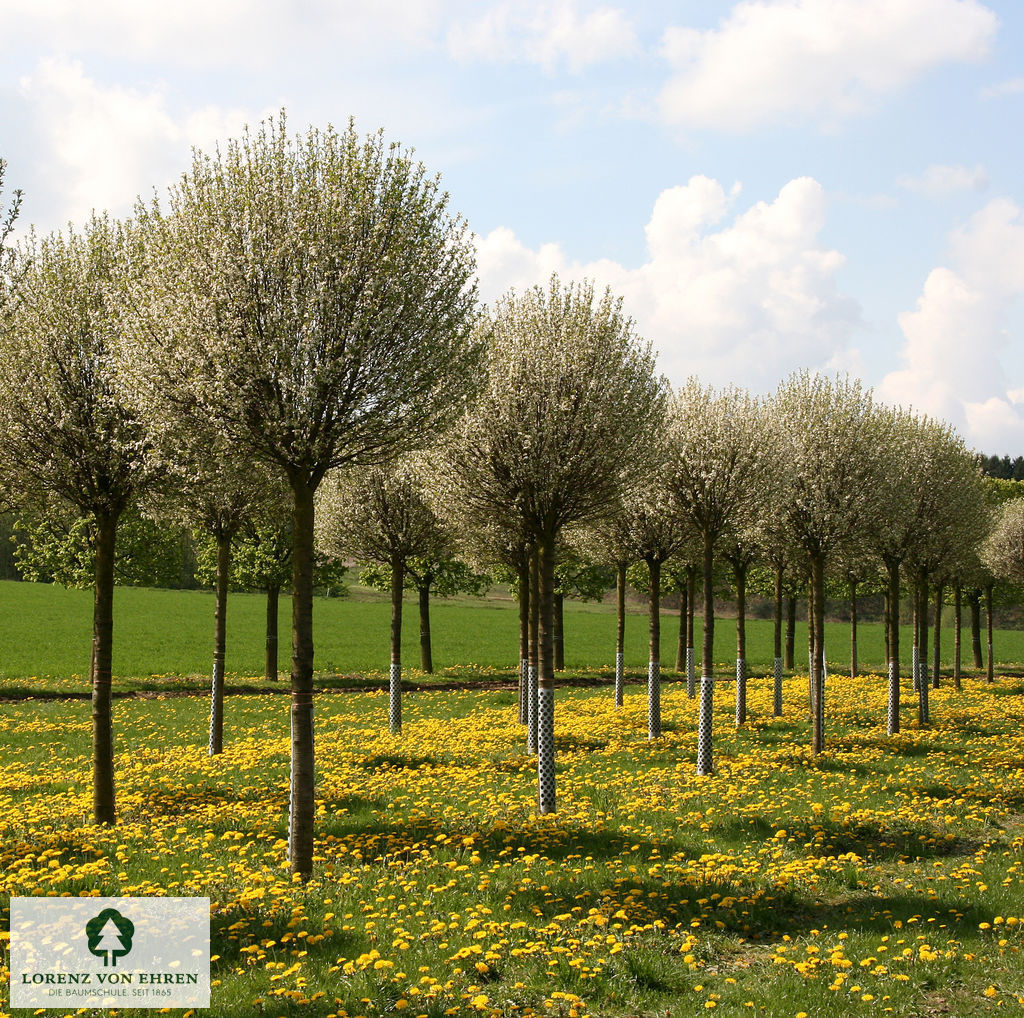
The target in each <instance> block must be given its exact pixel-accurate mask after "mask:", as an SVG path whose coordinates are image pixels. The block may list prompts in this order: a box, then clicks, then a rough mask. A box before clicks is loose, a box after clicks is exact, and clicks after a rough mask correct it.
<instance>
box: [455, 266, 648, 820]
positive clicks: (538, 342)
mask: <svg viewBox="0 0 1024 1018" xmlns="http://www.w3.org/2000/svg"><path fill="white" fill-rule="evenodd" d="M663 410H664V388H663V383H662V382H661V381H660V380H659V379H658V378H657V377H656V376H655V374H654V359H653V356H652V354H651V352H650V348H649V346H646V345H644V344H641V343H640V342H639V341H638V339H637V338H636V336H635V334H634V332H633V328H632V324H631V323H630V321H629V320H628V319H627V318H625V317H624V316H623V314H622V311H621V302H620V301H618V300H616V299H614V298H613V297H612V296H611V294H610V293H605V294H604V295H603V296H602V297H597V296H596V295H595V294H594V291H593V288H592V287H591V286H590V285H589V284H585V283H584V284H572V283H570V284H569V285H566V286H563V285H562V284H561V283H560V282H559V281H558V279H557V278H552V280H551V283H550V284H549V286H548V287H547V288H541V287H535V288H533V289H531V290H528V291H526V292H525V293H523V294H521V295H518V294H512V295H509V296H506V297H504V298H502V299H501V300H499V301H498V303H497V304H496V306H495V308H494V312H493V318H492V321H491V329H490V337H489V347H488V355H487V383H486V387H485V389H484V392H483V395H482V397H481V398H480V400H479V402H478V403H477V405H476V406H475V408H474V409H473V410H472V412H471V413H470V414H468V415H467V416H466V417H465V419H464V420H463V421H462V423H461V424H460V426H459V427H458V428H457V429H456V433H455V436H454V438H453V441H452V442H451V444H450V447H449V451H448V457H447V460H448V462H447V466H448V470H447V472H446V473H447V476H448V477H449V478H450V482H451V484H452V486H453V488H454V492H453V498H457V499H458V501H459V502H461V504H462V505H463V507H464V511H465V512H466V514H467V516H469V517H471V518H473V519H475V520H476V521H477V522H478V523H479V524H483V525H487V524H488V523H489V522H492V521H493V520H494V518H495V517H497V518H499V519H502V520H507V521H508V526H509V529H511V530H513V531H519V532H523V533H526V534H529V535H530V536H531V537H532V538H533V539H534V541H535V542H536V548H537V558H538V572H539V577H538V616H539V620H538V625H539V650H540V654H539V663H538V669H539V670H538V686H539V688H538V720H539V725H538V734H537V748H538V753H537V769H538V808H539V811H540V812H541V813H551V812H554V810H555V752H554V692H555V682H554V653H553V651H554V648H553V640H552V636H553V633H552V616H553V599H554V587H555V564H556V563H555V555H556V542H557V540H558V537H559V535H560V534H561V532H562V530H563V529H564V528H565V527H567V526H571V525H573V524H585V523H587V522H589V521H590V520H594V519H598V518H600V517H601V516H602V515H604V514H606V513H607V512H608V511H609V510H610V509H611V508H612V507H613V506H614V505H615V501H616V499H617V497H618V494H619V492H620V491H621V490H622V488H623V486H624V483H625V484H629V483H630V482H632V481H633V480H634V479H635V478H638V476H640V475H642V474H643V473H644V464H645V461H646V458H645V450H646V449H647V448H648V446H649V444H650V442H651V440H652V438H653V434H654V429H655V427H656V425H657V423H658V421H659V420H660V419H661V417H662V414H663Z"/></svg>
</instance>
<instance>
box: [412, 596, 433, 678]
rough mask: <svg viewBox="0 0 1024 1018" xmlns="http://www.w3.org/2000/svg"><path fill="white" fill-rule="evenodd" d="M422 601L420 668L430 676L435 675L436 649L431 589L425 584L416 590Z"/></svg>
mask: <svg viewBox="0 0 1024 1018" xmlns="http://www.w3.org/2000/svg"><path fill="white" fill-rule="evenodd" d="M416 591H417V593H418V594H419V599H420V668H422V669H423V671H425V672H426V673H427V674H428V675H433V674H434V647H433V644H432V643H431V640H430V587H429V585H427V584H424V585H423V586H421V587H417V588H416Z"/></svg>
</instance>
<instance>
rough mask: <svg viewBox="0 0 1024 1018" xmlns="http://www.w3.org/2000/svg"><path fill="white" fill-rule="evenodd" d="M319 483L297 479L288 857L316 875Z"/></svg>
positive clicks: (303, 872) (304, 875) (305, 873)
mask: <svg viewBox="0 0 1024 1018" xmlns="http://www.w3.org/2000/svg"><path fill="white" fill-rule="evenodd" d="M315 490H316V489H315V485H313V484H311V483H309V481H307V480H306V479H304V478H302V477H293V478H292V495H293V498H294V505H293V512H292V530H293V538H292V541H293V543H292V548H293V550H292V676H291V693H292V704H291V743H292V745H291V802H290V807H289V825H288V857H289V859H290V861H291V870H292V873H293V874H296V873H297V874H298V875H299V877H300V878H301V879H302V880H308V879H309V878H310V876H311V875H312V873H313V822H314V794H315V783H316V778H315V765H314V754H313V495H314V493H315Z"/></svg>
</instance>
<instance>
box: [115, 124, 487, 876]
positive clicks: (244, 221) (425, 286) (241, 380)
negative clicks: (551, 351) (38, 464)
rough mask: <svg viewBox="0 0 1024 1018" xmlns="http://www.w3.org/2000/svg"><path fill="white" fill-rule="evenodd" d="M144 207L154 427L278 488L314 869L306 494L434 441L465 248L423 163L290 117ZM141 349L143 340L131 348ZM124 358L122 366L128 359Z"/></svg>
mask: <svg viewBox="0 0 1024 1018" xmlns="http://www.w3.org/2000/svg"><path fill="white" fill-rule="evenodd" d="M168 212H169V214H166V215H165V214H164V213H163V211H162V210H161V208H160V207H159V206H158V205H157V204H156V203H154V204H153V205H152V206H150V207H149V208H146V209H140V217H141V219H142V223H143V226H144V228H145V231H146V234H147V239H148V258H149V265H150V270H151V271H150V273H149V276H148V278H147V280H146V283H145V285H144V286H142V287H139V288H138V290H137V291H136V300H135V306H136V309H137V310H138V312H139V314H138V317H137V321H136V328H135V339H136V340H141V341H142V342H141V343H138V342H137V343H135V344H133V345H132V346H131V347H130V348H129V349H128V350H127V351H126V353H127V355H128V358H131V359H132V360H133V361H134V362H135V363H136V364H138V370H137V371H136V372H135V384H136V385H137V387H138V388H139V389H140V390H142V391H143V392H144V393H145V395H146V399H147V404H148V407H149V413H150V416H151V417H152V418H153V419H154V420H157V421H158V420H161V419H163V418H165V417H168V416H172V415H174V414H178V415H184V416H186V417H188V418H190V419H193V418H200V419H203V420H210V421H212V422H213V423H214V424H215V425H216V426H217V428H218V429H219V430H220V431H221V432H222V433H223V434H224V435H225V436H226V437H227V438H228V439H229V440H230V441H232V442H233V443H235V444H236V446H237V448H238V449H239V450H240V453H241V454H243V455H249V456H252V457H254V458H256V459H259V460H263V461H265V462H267V463H269V464H271V465H273V466H274V467H275V468H276V469H277V470H279V471H281V472H283V474H284V475H285V477H286V478H287V481H288V485H289V488H290V490H291V496H292V525H293V535H294V539H293V551H292V556H293V558H292V567H293V568H292V591H293V597H292V676H291V685H292V707H291V720H292V725H291V731H292V773H291V808H290V829H289V856H290V859H291V865H292V870H293V872H295V873H297V874H300V875H301V876H302V877H304V878H305V877H308V876H309V875H310V873H311V872H312V866H313V813H314V810H313V793H314V770H313V612H312V610H313V529H314V495H315V494H316V491H317V489H318V488H319V486H320V483H321V481H322V480H323V478H324V477H325V475H326V474H327V472H328V471H329V470H332V469H335V468H338V467H342V466H346V465H349V464H357V463H366V462H376V461H379V460H381V459H383V458H386V457H388V456H392V455H394V454H396V453H398V452H401V451H403V450H405V449H408V448H414V447H420V446H422V445H424V444H426V443H428V442H429V441H430V440H431V438H432V436H433V435H434V433H435V432H436V431H437V429H439V428H441V427H443V426H444V425H445V424H446V422H448V421H449V420H450V419H451V418H452V416H453V415H454V414H455V413H456V412H457V411H458V409H459V408H460V407H461V405H462V404H463V403H464V401H465V398H466V396H467V394H468V390H469V389H470V381H471V379H472V377H473V374H472V373H473V370H474V367H475V363H476V356H475V348H474V344H473V343H472V341H471V338H470V328H471V320H472V317H473V315H474V309H475V293H474V289H473V286H472V285H471V277H472V272H473V246H472V242H471V239H470V238H469V236H468V234H467V232H466V228H465V225H464V224H463V223H462V222H461V220H458V219H456V218H453V217H452V215H451V214H450V213H449V211H448V199H447V196H446V195H445V194H443V193H442V192H441V190H440V188H439V185H438V182H437V180H436V179H434V178H430V177H428V176H427V174H426V171H425V170H424V168H423V167H422V165H419V164H416V163H414V162H413V161H412V159H411V158H410V156H409V154H408V153H406V152H403V151H401V150H400V149H399V148H398V147H397V146H395V145H391V146H386V145H385V144H384V142H383V139H382V137H381V135H380V134H376V135H372V136H370V137H368V138H366V139H364V140H361V139H360V138H359V137H358V136H357V135H356V132H355V129H354V128H353V127H352V126H351V124H350V125H349V127H348V129H347V130H346V131H344V132H343V133H340V134H339V133H337V132H335V131H334V130H333V129H330V128H328V129H327V130H324V131H318V130H310V131H308V132H307V133H306V134H305V135H304V136H300V137H298V138H295V139H292V138H290V137H289V136H288V134H287V130H286V124H285V121H284V117H283V116H282V117H281V118H280V120H278V121H277V122H273V123H265V124H264V125H262V126H261V127H260V129H259V130H258V131H257V132H255V133H249V132H246V133H245V134H244V135H243V137H242V138H241V139H239V140H235V141H231V142H229V143H228V144H227V145H226V146H225V147H224V148H222V149H220V150H218V151H217V153H216V154H215V155H213V156H205V155H202V154H197V155H196V156H195V158H194V161H193V164H192V168H191V170H190V171H189V172H187V173H186V174H184V175H183V176H182V178H181V179H180V181H179V182H178V184H177V185H175V186H174V187H173V188H172V189H171V192H170V197H169V200H168ZM140 346H141V347H142V349H140ZM128 358H126V359H128Z"/></svg>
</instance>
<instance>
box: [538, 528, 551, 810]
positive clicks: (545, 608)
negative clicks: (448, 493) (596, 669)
mask: <svg viewBox="0 0 1024 1018" xmlns="http://www.w3.org/2000/svg"><path fill="white" fill-rule="evenodd" d="M537 557H538V559H539V586H540V591H539V594H540V603H539V606H538V607H539V609H540V610H539V611H538V613H537V614H538V628H539V635H540V656H539V659H538V673H537V812H538V813H542V814H543V813H554V812H555V654H554V619H553V615H554V599H555V535H554V534H544V535H542V536H541V538H540V540H539V541H538V546H537Z"/></svg>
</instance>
